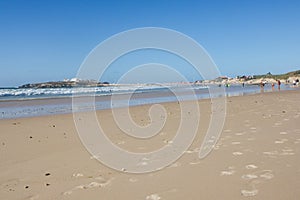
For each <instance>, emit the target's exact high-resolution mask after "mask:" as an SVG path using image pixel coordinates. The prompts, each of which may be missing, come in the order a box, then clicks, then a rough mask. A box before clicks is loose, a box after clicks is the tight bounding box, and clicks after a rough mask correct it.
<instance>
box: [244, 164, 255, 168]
mask: <svg viewBox="0 0 300 200" xmlns="http://www.w3.org/2000/svg"><path fill="white" fill-rule="evenodd" d="M245 168H246V169H257V168H258V167H257V166H256V165H253V164H250V165H246V166H245Z"/></svg>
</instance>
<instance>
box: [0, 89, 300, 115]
mask: <svg viewBox="0 0 300 200" xmlns="http://www.w3.org/2000/svg"><path fill="white" fill-rule="evenodd" d="M225 89H226V95H227V97H230V96H244V95H251V94H257V93H261V92H264V93H267V92H277V91H278V90H277V89H275V90H274V91H272V89H271V87H266V88H264V91H261V89H260V88H259V87H258V86H254V87H248V88H247V87H245V88H243V87H235V88H234V87H232V88H225ZM299 89H300V88H291V87H286V88H283V90H281V91H280V92H283V91H285V90H299ZM195 94H196V98H197V99H198V100H201V99H210V98H211V97H210V94H209V92H208V89H203V88H202V89H200V90H196V89H195ZM114 96H115V97H116V98H117V99H118V100H117V102H116V104H115V105H118V106H120V107H126V106H128V105H129V106H130V107H131V106H137V105H147V104H154V103H165V102H175V101H178V100H177V98H176V96H174V94H173V93H172V92H171V91H147V92H138V93H133V95H132V97H130V101H129V104H128V103H126V98H128V94H115V95H114ZM111 98H112V95H105V96H95V106H96V110H105V109H111V108H112V107H111V106H112V105H111ZM179 98H182V99H184V100H192V99H194V96H191V92H189V91H181V92H180V96H179ZM72 100H73V97H58V98H56V97H55V98H43V99H40V98H37V99H23V100H4V101H0V120H1V119H10V118H23V117H34V116H44V115H53V114H66V113H72ZM83 111H84V110H83Z"/></svg>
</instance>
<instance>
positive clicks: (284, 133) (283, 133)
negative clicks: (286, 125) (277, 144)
mask: <svg viewBox="0 0 300 200" xmlns="http://www.w3.org/2000/svg"><path fill="white" fill-rule="evenodd" d="M279 134H280V135H286V134H287V132H284V131H281V132H280V133H279Z"/></svg>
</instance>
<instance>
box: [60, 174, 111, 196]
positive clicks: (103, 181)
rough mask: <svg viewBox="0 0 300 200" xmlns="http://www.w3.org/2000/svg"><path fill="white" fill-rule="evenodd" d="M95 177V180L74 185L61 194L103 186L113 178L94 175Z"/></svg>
mask: <svg viewBox="0 0 300 200" xmlns="http://www.w3.org/2000/svg"><path fill="white" fill-rule="evenodd" d="M95 179H96V180H97V182H96V181H93V182H91V183H88V184H83V185H78V186H76V187H74V188H73V189H71V190H68V191H66V192H64V193H63V195H70V194H72V193H73V192H74V191H76V190H80V189H84V190H86V189H91V188H96V187H98V188H104V187H106V186H108V185H109V184H111V181H112V180H113V179H112V178H111V179H108V180H107V179H105V178H103V177H101V176H99V177H96V178H95Z"/></svg>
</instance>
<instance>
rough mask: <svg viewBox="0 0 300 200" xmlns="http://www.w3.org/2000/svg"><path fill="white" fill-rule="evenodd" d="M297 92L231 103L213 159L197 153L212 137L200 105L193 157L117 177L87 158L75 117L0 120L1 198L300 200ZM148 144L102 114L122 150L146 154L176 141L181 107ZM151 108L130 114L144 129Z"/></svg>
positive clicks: (171, 107)
mask: <svg viewBox="0 0 300 200" xmlns="http://www.w3.org/2000/svg"><path fill="white" fill-rule="evenodd" d="M299 100H300V93H299V91H283V92H274V93H265V94H256V95H249V96H242V97H231V98H228V99H227V116H226V122H225V126H224V129H223V132H222V135H221V137H220V139H219V141H218V143H217V145H216V146H215V147H214V150H213V151H212V152H211V153H210V154H209V156H208V157H206V158H204V159H202V160H199V158H198V152H199V147H200V145H201V142H202V141H203V137H204V135H205V133H206V130H207V125H208V122H209V117H210V101H209V100H201V101H199V105H200V108H201V122H200V127H199V130H198V135H197V137H196V139H195V140H194V143H193V144H192V146H191V147H190V149H189V151H186V152H185V154H184V155H183V156H182V157H181V158H180V159H179V160H177V161H176V162H175V163H174V164H172V165H171V166H169V167H167V168H165V169H163V170H161V171H158V172H153V173H147V174H127V173H121V172H118V171H115V170H112V169H110V168H108V167H106V166H105V165H103V164H101V163H100V162H99V161H97V160H95V159H93V157H92V156H91V155H90V154H89V153H88V152H87V151H86V149H85V147H84V146H83V145H82V144H81V142H80V140H79V137H78V135H77V132H76V129H75V125H74V122H73V117H72V115H70V114H69V115H56V116H43V117H36V118H24V119H11V120H0V127H1V132H0V199H1V200H6V199H7V200H14V199H32V200H33V199H42V200H47V199H80V200H81V199H97V200H98V199H101V200H102V199H103V200H104V199H105V200H112V199H116V200H119V199H122V200H126V199H128V200H135V199H139V200H143V199H146V200H164V199H168V200H177V199H178V200H181V199H189V200H199V199H205V200H207V199H231V200H232V199H298V198H299V197H300V157H299V155H300V104H299ZM163 105H165V108H166V110H167V113H168V120H167V123H166V125H165V127H164V128H163V129H162V130H161V132H160V133H159V134H158V135H157V136H155V137H153V138H151V139H149V140H138V139H133V138H131V137H129V136H127V135H125V134H123V133H122V131H121V130H120V129H119V128H118V127H117V126H116V125H115V124H114V122H113V120H112V114H111V111H110V110H104V111H99V112H97V114H98V116H99V120H100V121H101V125H102V126H103V129H104V131H106V132H107V133H108V137H109V138H110V139H111V140H112V141H113V142H114V143H115V144H116V145H118V146H120V147H121V148H124V149H128V150H130V151H136V152H147V151H150V150H154V149H157V148H159V147H162V146H164V145H166V143H168V141H171V140H172V137H173V136H174V134H175V132H176V129H177V127H178V122H179V119H180V118H179V116H180V112H179V107H178V104H177V103H166V104H163ZM148 109H149V105H146V106H137V107H132V108H131V110H130V111H131V114H132V117H133V119H134V120H135V121H136V122H137V123H139V124H141V125H147V124H148V123H149V118H148V116H147V112H148Z"/></svg>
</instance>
